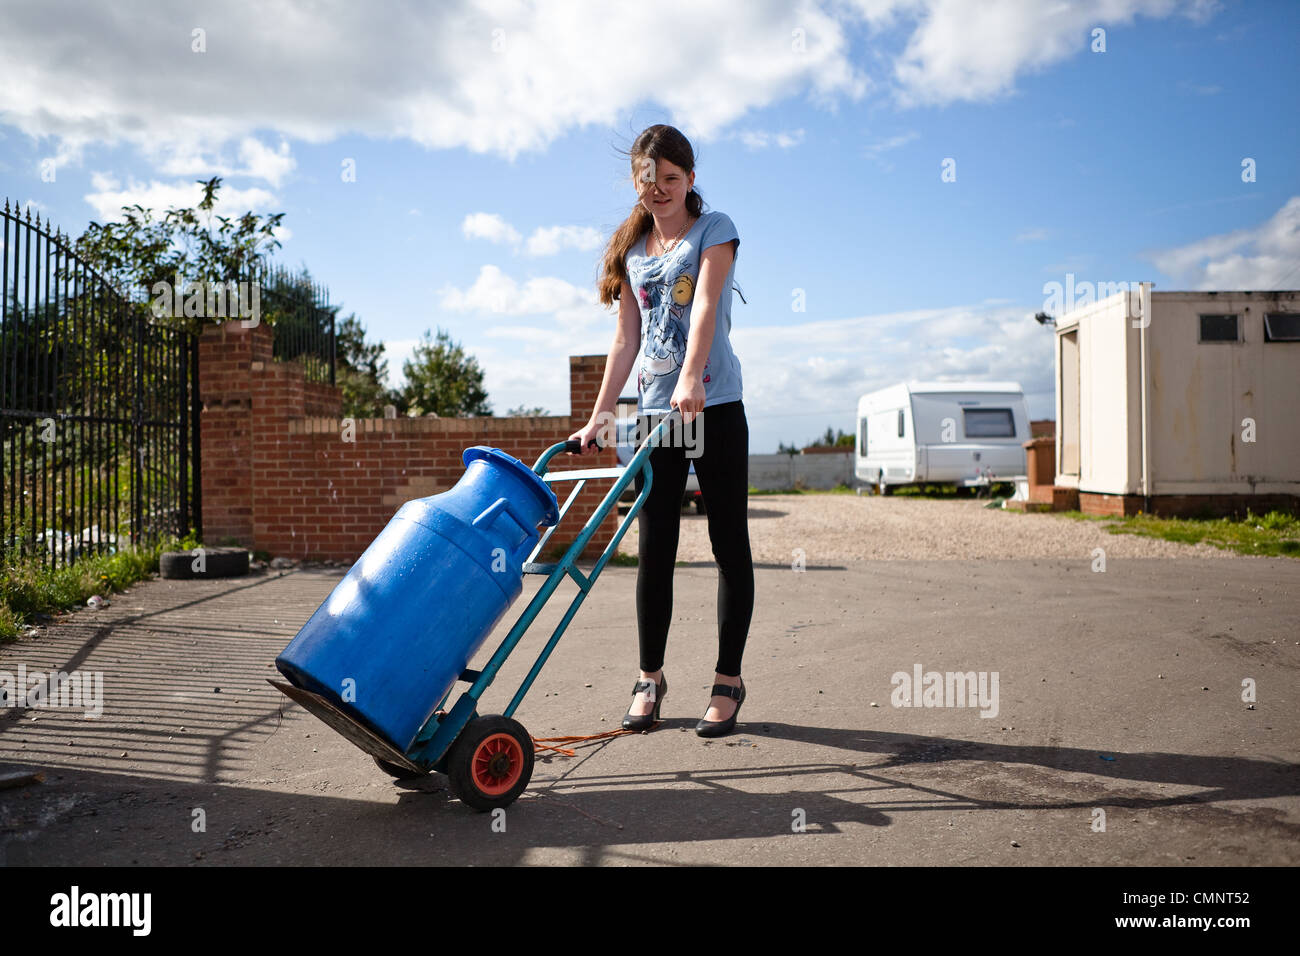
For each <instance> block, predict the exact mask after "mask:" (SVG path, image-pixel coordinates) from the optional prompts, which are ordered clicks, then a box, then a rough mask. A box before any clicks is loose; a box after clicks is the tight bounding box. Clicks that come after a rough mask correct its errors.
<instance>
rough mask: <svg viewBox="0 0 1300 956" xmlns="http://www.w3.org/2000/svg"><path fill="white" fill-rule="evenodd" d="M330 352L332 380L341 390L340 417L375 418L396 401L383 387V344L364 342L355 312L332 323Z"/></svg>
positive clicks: (363, 329)
mask: <svg viewBox="0 0 1300 956" xmlns="http://www.w3.org/2000/svg"><path fill="white" fill-rule="evenodd" d="M334 354H335V362H336V363H337V368H336V369H335V373H334V380H335V382H336V383H337V384H338V386H339V387H340V388H341V389H342V390H343V415H344V417H346V418H379V417H380V416H382V415H383V413H384V406H385V405H387V404H393V405H396V404H398V402H397V401H396V398H397V396H396V395H395V394H394V393H392V392H390V391H389V390H388V389H387V388H386V387H385V386H384V379H386V378H387V377H388V360H387V359H386V358H384V343H383V342H374V343H371V342H367V341H366V330H365V327H364V326H363V325H362V324H361V320H360V319H358V318H357V316H356V313H355V312H353V313H350V314H349V315H348V317H347V318H346V319H343V320H342V321H340V322H338V323H337V324H336V325H335V327H334Z"/></svg>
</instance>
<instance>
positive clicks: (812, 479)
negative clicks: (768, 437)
mask: <svg viewBox="0 0 1300 956" xmlns="http://www.w3.org/2000/svg"><path fill="white" fill-rule="evenodd" d="M796 481H802V482H803V485H804V487H805V488H820V489H828V488H834V487H835V486H836V485H839V484H845V485H850V486H851V485H853V484H854V478H853V452H851V451H849V452H844V453H843V454H841V453H839V452H828V453H826V454H823V455H750V456H749V483H750V484H751V485H753V486H754V487H755V488H757V489H759V490H760V491H783V490H785V489H787V488H793V487H794V483H795V482H796Z"/></svg>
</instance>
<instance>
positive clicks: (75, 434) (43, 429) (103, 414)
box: [0, 201, 202, 564]
mask: <svg viewBox="0 0 1300 956" xmlns="http://www.w3.org/2000/svg"><path fill="white" fill-rule="evenodd" d="M0 219H2V221H3V225H2V229H0V232H2V234H0V241H2V242H3V246H0V259H2V260H3V262H2V264H0V436H2V437H3V460H0V542H2V543H3V549H4V552H5V556H6V558H12V557H14V556H34V557H35V558H37V559H38V560H40V561H41V562H43V563H46V564H67V563H68V562H70V561H72V560H73V559H74V558H76V557H77V556H79V555H82V554H86V553H94V552H100V553H102V552H111V551H115V550H117V549H119V548H122V547H125V546H128V545H132V544H137V543H146V542H152V541H157V540H160V539H162V538H164V537H166V536H175V537H178V538H179V537H183V536H185V535H186V534H187V533H189V532H191V531H195V532H197V533H199V534H201V533H202V515H201V501H200V495H199V486H200V483H199V479H198V469H199V463H200V461H199V443H198V415H199V405H198V348H197V340H196V337H195V335H194V334H193V328H194V325H193V322H192V320H187V319H184V318H176V317H174V316H171V315H166V316H159V315H157V314H155V310H152V309H151V308H150V307H149V304H148V303H147V302H145V301H141V300H140V299H139V297H136V298H135V299H134V300H133V299H132V298H130V297H128V296H125V295H123V294H121V293H120V292H119V291H118V290H117V289H115V288H114V287H113V286H112V285H111V284H110V283H109V282H108V281H106V280H105V279H104V278H102V277H101V276H100V275H98V274H97V273H96V272H95V271H94V270H93V269H91V268H90V267H89V266H87V265H86V263H84V262H83V261H81V260H80V259H79V258H77V257H76V256H75V255H74V254H73V253H72V252H71V251H70V244H69V242H68V240H67V237H65V236H63V235H61V234H60V233H58V232H54V233H51V232H50V231H49V227H48V223H47V224H46V226H45V227H42V225H41V221H40V217H39V216H37V217H36V218H35V219H34V220H33V218H32V215H31V211H30V210H28V211H27V214H26V216H25V217H24V216H22V215H21V214H20V210H18V209H17V207H15V208H13V209H12V210H11V209H10V206H9V203H8V202H7V201H6V203H5V207H4V212H3V214H2V216H0Z"/></svg>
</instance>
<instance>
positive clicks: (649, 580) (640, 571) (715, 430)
mask: <svg viewBox="0 0 1300 956" xmlns="http://www.w3.org/2000/svg"><path fill="white" fill-rule="evenodd" d="M702 414H703V416H704V427H703V429H702V430H701V431H700V432H697V435H698V444H697V445H696V447H695V448H693V449H687V448H684V447H671V446H672V445H677V446H681V445H682V444H683V442H682V441H680V440H678V441H675V442H674V441H671V440H666V441H665V442H664V444H662V445H660V447H658V448H654V449H652V450H651V452H650V468H651V472H652V475H653V479H652V481H651V483H650V496H649V497H648V498H646V502H645V505H644V506H642V508H641V511H640V513H639V514H638V515H637V528H638V531H639V534H640V539H641V541H640V546H639V551H638V558H639V560H638V565H637V575H636V619H637V633H638V637H639V639H640V644H641V669H642V670H643V671H646V672H647V673H650V672H653V671H657V670H659V669H660V668H661V667H662V666H663V663H664V648H665V646H666V645H667V643H668V625H669V624H670V623H671V621H672V617H673V570H674V566H675V564H676V561H677V539H678V532H679V531H680V528H681V520H682V496H683V495H684V494H685V492H686V474H687V471H688V470H689V469H690V466H691V463H692V462H694V464H695V475H696V477H697V478H698V479H699V482H700V493H701V494H702V495H703V497H704V508H705V513H706V514H707V516H708V521H709V542H710V544H712V546H713V557H714V559H715V560H716V561H717V563H718V661H717V667H716V670H717V672H718V673H719V674H724V675H727V676H731V677H737V676H739V675H740V659H741V656H742V655H743V654H744V652H745V639H746V638H747V637H748V636H749V622H750V618H751V617H752V616H753V613H754V562H753V558H752V557H751V555H750V551H749V524H748V507H749V423H748V422H747V421H746V419H745V406H744V403H743V402H739V401H735V402H724V403H722V404H719V405H710V406H708V407H707V408H706V409H705V410H704V412H703V413H702ZM662 418H663V416H662V415H646V416H643V418H642V421H641V424H642V427H641V430H640V432H641V433H640V435H639V436H638V437H639V438H642V439H643V438H644V437H645V436H646V435H648V434H649V433H650V431H649V429H647V428H646V427H645V426H646V425H647V424H648V425H649V426H650V428H651V429H652V428H653V427H654V426H655V425H657V424H658V422H659V421H660V420H661V419H662ZM693 426H694V423H692V425H689V426H687V429H686V436H687V438H690V436H691V428H692V427H693ZM665 446H668V447H665ZM688 450H689V451H691V452H692V453H693V454H694V452H695V451H697V450H698V451H699V455H698V457H695V458H687V457H686V452H687V451H688ZM643 484H644V482H643V481H642V480H641V475H640V474H638V475H637V477H636V489H637V492H638V493H639V492H640V491H641V488H642V486H643Z"/></svg>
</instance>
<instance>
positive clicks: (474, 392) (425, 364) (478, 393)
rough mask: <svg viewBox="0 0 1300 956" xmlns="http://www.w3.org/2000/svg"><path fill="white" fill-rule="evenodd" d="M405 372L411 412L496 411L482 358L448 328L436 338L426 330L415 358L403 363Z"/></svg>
mask: <svg viewBox="0 0 1300 956" xmlns="http://www.w3.org/2000/svg"><path fill="white" fill-rule="evenodd" d="M402 372H403V374H404V375H405V376H406V387H405V388H404V389H402V400H403V402H404V404H405V406H406V408H407V410H408V411H409V412H413V413H414V414H416V415H427V414H428V413H429V412H434V413H436V414H437V415H439V416H440V417H443V418H461V417H466V416H469V415H491V414H492V406H491V405H490V404H489V403H488V400H487V392H485V391H484V390H483V370H482V369H481V368H480V367H479V364H478V360H477V359H475V358H474V357H473V356H472V355H466V354H465V350H464V349H462V348H461V346H460V343H458V342H453V341H452V338H451V334H450V333H449V332H447V331H446V330H445V329H441V328H440V329H438V335H437V337H436V338H435V337H434V336H433V334H432V333H431V332H430V331H428V330H426V331H425V333H424V335H423V337H422V338H421V339H420V344H419V345H417V346H416V347H415V351H414V354H413V355H412V357H411V359H410V360H408V361H406V362H404V363H402Z"/></svg>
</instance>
